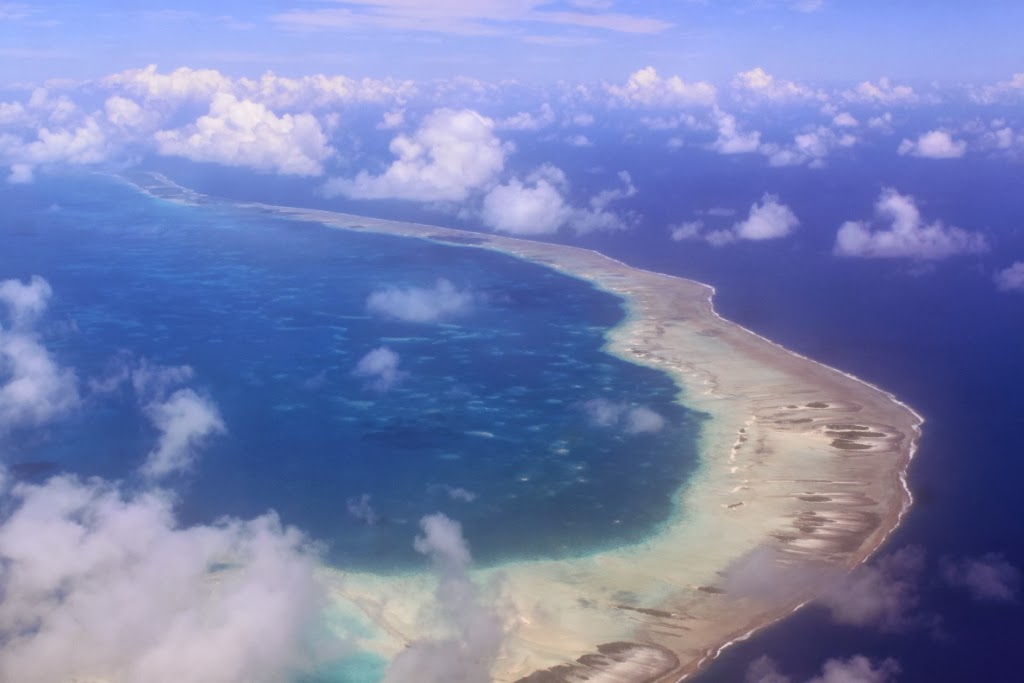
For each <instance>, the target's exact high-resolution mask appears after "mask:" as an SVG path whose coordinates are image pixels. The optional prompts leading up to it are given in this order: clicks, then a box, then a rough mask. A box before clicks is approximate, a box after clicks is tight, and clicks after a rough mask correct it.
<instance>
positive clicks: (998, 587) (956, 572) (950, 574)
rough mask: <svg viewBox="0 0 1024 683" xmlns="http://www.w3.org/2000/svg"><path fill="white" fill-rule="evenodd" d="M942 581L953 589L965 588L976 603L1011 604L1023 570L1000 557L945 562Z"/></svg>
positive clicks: (990, 555)
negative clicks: (982, 601) (977, 601)
mask: <svg viewBox="0 0 1024 683" xmlns="http://www.w3.org/2000/svg"><path fill="white" fill-rule="evenodd" d="M942 578H943V579H944V580H945V581H946V583H948V584H949V585H951V586H959V587H961V588H966V589H967V591H968V592H969V593H970V594H971V596H972V597H974V598H975V599H976V600H989V601H995V602H1011V601H1013V600H1015V599H1016V598H1017V593H1018V592H1019V591H1020V583H1021V574H1020V570H1018V569H1017V568H1016V567H1014V566H1013V565H1012V564H1010V563H1009V562H1007V561H1006V558H1004V557H1002V556H1001V555H995V554H989V555H985V556H983V557H980V558H971V557H967V558H963V559H961V560H956V561H954V560H949V559H947V560H946V561H945V562H943V566H942Z"/></svg>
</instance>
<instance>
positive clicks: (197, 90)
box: [103, 64, 232, 102]
mask: <svg viewBox="0 0 1024 683" xmlns="http://www.w3.org/2000/svg"><path fill="white" fill-rule="evenodd" d="M103 85H105V86H107V87H108V88H120V89H123V90H125V91H126V92H129V93H131V94H134V95H138V96H140V97H143V98H145V99H147V100H162V101H167V102H177V101H182V100H212V99H213V97H214V95H216V94H218V93H230V92H231V91H232V82H231V79H230V78H228V77H227V76H224V75H223V74H221V73H220V72H219V71H216V70H214V69H190V68H188V67H185V66H183V67H181V68H179V69H175V70H174V71H172V72H171V73H169V74H161V73H158V72H157V70H156V65H155V64H150V65H149V66H147V67H146V68H144V69H130V70H127V71H122V72H120V73H116V74H112V75H110V76H107V77H106V78H105V79H103Z"/></svg>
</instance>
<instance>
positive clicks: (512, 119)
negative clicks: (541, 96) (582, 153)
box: [494, 102, 555, 131]
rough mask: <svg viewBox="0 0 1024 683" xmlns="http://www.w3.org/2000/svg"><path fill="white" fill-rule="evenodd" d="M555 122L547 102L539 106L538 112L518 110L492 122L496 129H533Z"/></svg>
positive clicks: (553, 111)
mask: <svg viewBox="0 0 1024 683" xmlns="http://www.w3.org/2000/svg"><path fill="white" fill-rule="evenodd" d="M554 122H555V110H554V109H552V108H551V105H550V104H548V103H547V102H545V103H543V104H542V105H541V106H540V113H539V114H536V115H534V114H531V113H530V112H525V111H524V112H519V113H518V114H515V115H513V116H509V117H506V118H504V119H501V120H499V121H496V122H495V124H494V127H495V129H497V130H519V131H527V130H528V131H535V130H540V129H541V128H546V127H547V126H550V125H551V124H552V123H554Z"/></svg>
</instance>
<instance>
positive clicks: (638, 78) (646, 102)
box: [607, 66, 716, 107]
mask: <svg viewBox="0 0 1024 683" xmlns="http://www.w3.org/2000/svg"><path fill="white" fill-rule="evenodd" d="M607 90H608V93H609V94H610V95H611V96H612V100H613V101H614V102H618V103H620V104H625V105H626V106H631V107H677V106H705V107H709V106H712V105H714V103H715V98H716V92H715V87H714V86H713V85H711V84H710V83H707V82H706V81H698V82H696V83H687V82H685V81H683V80H682V79H680V78H679V77H678V76H671V77H669V78H662V77H661V76H659V75H658V72H657V71H656V70H655V69H654V67H653V66H648V67H645V68H643V69H640V70H639V71H635V72H633V73H632V74H630V76H629V78H628V79H627V81H626V83H625V84H624V85H609V86H607Z"/></svg>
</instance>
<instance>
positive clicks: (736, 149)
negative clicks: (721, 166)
mask: <svg viewBox="0 0 1024 683" xmlns="http://www.w3.org/2000/svg"><path fill="white" fill-rule="evenodd" d="M714 119H715V125H716V126H717V127H718V138H717V139H716V140H715V142H714V143H713V145H712V146H713V148H714V149H715V151H717V152H719V153H720V154H747V153H750V152H756V151H758V149H759V148H760V147H761V133H760V132H758V131H756V130H755V131H750V132H743V131H741V130H740V129H739V126H738V125H737V124H736V117H735V116H733V115H732V114H727V113H725V112H724V111H722V110H720V109H717V108H716V109H715V111H714Z"/></svg>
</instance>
